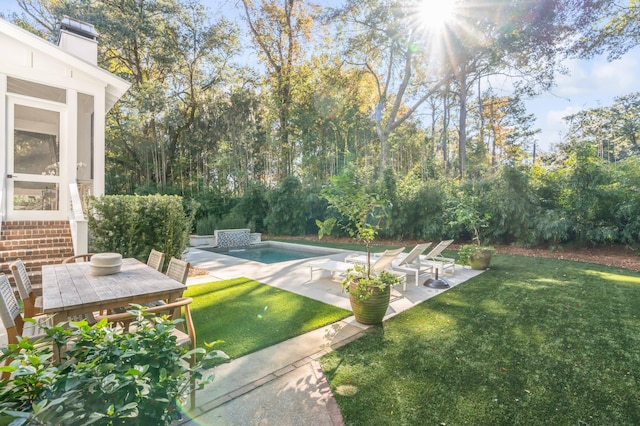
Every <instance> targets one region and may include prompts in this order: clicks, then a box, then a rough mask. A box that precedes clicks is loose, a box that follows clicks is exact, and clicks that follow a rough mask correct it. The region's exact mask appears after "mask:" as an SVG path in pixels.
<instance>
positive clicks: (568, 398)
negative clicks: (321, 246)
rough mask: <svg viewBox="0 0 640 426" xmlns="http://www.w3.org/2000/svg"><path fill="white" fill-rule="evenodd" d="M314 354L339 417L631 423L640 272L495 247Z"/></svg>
mask: <svg viewBox="0 0 640 426" xmlns="http://www.w3.org/2000/svg"><path fill="white" fill-rule="evenodd" d="M321 362H322V366H323V369H324V371H325V374H326V375H327V378H328V380H329V381H330V384H331V388H332V390H333V392H334V395H335V397H336V398H337V401H338V404H339V406H340V410H341V412H342V415H343V416H344V419H345V422H346V424H347V425H390V424H394V425H444V424H446V425H461V424H469V425H638V424H640V274H638V273H635V272H631V271H627V270H623V269H616V268H610V267H605V266H599V265H593V264H586V263H579V262H569V261H560V260H551V259H540V258H532V257H520V256H507V255H496V256H495V257H494V262H493V264H492V267H491V269H490V270H488V271H486V272H485V273H483V274H481V275H480V276H478V277H477V278H474V279H472V280H469V281H467V282H465V283H463V284H461V285H459V286H457V287H455V288H453V289H451V290H449V291H446V292H444V293H443V294H441V295H439V296H438V297H435V298H433V299H430V300H428V301H426V302H424V303H422V304H420V305H418V306H416V307H414V308H412V309H410V310H408V311H406V312H404V313H402V314H400V315H398V316H397V317H395V318H393V319H391V320H389V321H388V322H385V323H384V325H383V326H381V327H377V328H375V329H374V330H373V331H372V332H371V333H369V334H367V335H365V336H364V337H362V338H360V339H358V340H357V341H355V342H353V343H351V344H349V345H346V346H345V347H343V348H341V349H339V350H337V351H335V352H332V353H330V354H328V355H326V356H325V357H323V358H322V361H321Z"/></svg>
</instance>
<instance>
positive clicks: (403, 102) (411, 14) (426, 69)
mask: <svg viewBox="0 0 640 426" xmlns="http://www.w3.org/2000/svg"><path fill="white" fill-rule="evenodd" d="M399 5H400V4H399V3H398V2H388V1H382V0H349V1H347V2H346V5H345V6H344V7H343V8H341V9H339V10H336V11H334V12H333V14H332V15H331V17H332V18H340V19H341V20H342V21H343V23H344V24H343V25H342V26H341V27H340V28H341V29H342V31H343V33H342V34H343V41H344V43H345V49H344V52H343V55H344V57H345V60H346V61H347V63H348V64H350V65H351V66H357V67H360V68H361V69H363V70H365V71H366V72H368V73H370V74H371V76H372V77H373V78H374V81H375V85H376V92H377V96H376V99H375V103H374V104H373V105H371V113H372V116H373V118H374V120H375V124H376V132H377V135H378V140H379V143H380V159H379V169H380V175H381V173H382V170H384V169H385V168H387V167H388V166H389V165H390V156H389V152H390V145H389V136H390V135H391V133H392V132H394V131H395V130H396V129H397V128H398V127H399V126H400V125H402V124H403V123H404V122H405V121H406V120H407V119H408V118H409V117H411V116H412V115H413V114H414V113H415V112H416V110H417V109H418V108H419V107H420V106H421V105H422V104H423V103H424V102H426V101H427V100H428V99H429V98H430V97H431V96H432V95H433V94H434V93H436V92H437V91H438V90H439V89H440V87H441V86H443V85H444V84H445V82H446V78H439V77H438V76H437V73H436V72H435V71H436V69H437V67H438V65H439V64H437V63H434V61H432V60H430V59H429V56H430V53H431V52H430V50H429V47H428V46H427V41H426V40H424V39H422V38H421V37H423V36H424V28H423V27H422V26H421V25H420V24H418V23H417V22H416V13H417V12H416V7H415V6H414V7H407V8H402V7H398V6H399Z"/></svg>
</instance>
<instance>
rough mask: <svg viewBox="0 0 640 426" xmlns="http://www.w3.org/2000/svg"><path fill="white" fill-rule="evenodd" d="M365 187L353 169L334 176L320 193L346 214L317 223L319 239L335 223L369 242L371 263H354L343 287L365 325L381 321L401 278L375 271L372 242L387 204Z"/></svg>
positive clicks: (368, 259) (359, 318)
mask: <svg viewBox="0 0 640 426" xmlns="http://www.w3.org/2000/svg"><path fill="white" fill-rule="evenodd" d="M361 188H362V185H359V184H358V179H357V177H356V176H355V174H354V173H353V171H347V172H345V174H344V175H341V176H335V177H334V178H332V179H331V182H330V184H329V185H328V186H326V187H324V188H323V189H322V191H321V192H320V194H321V195H322V196H323V197H324V198H326V199H327V201H328V202H329V205H330V206H331V207H333V208H334V209H336V210H337V211H338V213H339V214H340V215H341V216H342V218H341V221H339V220H337V219H335V218H328V219H326V220H325V221H320V220H316V225H318V237H319V238H322V237H323V236H324V235H330V234H331V232H332V231H333V229H334V227H335V225H336V224H339V225H340V226H341V227H342V229H344V230H345V231H346V232H347V233H348V234H349V235H350V236H351V238H353V239H355V240H356V241H358V242H360V243H363V244H364V245H365V247H366V249H367V264H366V265H354V266H353V268H352V269H351V270H350V272H349V273H348V274H347V276H346V277H345V279H344V280H343V281H342V287H343V288H344V289H345V291H346V292H347V293H349V301H350V303H351V310H352V311H353V314H354V316H355V318H356V321H358V322H359V323H361V324H379V323H381V322H382V319H383V318H384V315H385V313H386V312H387V309H388V307H389V301H390V299H391V287H392V286H394V285H396V284H399V283H400V281H401V280H400V278H398V277H397V276H396V275H394V274H392V273H391V272H388V271H381V272H379V273H377V274H374V273H372V271H371V244H372V243H373V241H374V240H375V237H376V234H377V231H378V229H379V227H380V223H381V221H382V220H383V219H384V217H385V212H384V209H383V208H382V207H381V206H383V205H385V204H386V203H384V202H383V201H381V200H379V199H378V198H377V197H376V196H375V195H373V194H368V193H366V192H365V191H362V189H361Z"/></svg>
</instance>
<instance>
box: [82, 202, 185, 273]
mask: <svg viewBox="0 0 640 426" xmlns="http://www.w3.org/2000/svg"><path fill="white" fill-rule="evenodd" d="M190 210H191V211H192V212H195V210H196V209H190ZM192 223H193V214H191V215H187V214H186V213H185V209H184V206H183V204H182V197H179V196H176V195H147V196H139V195H103V196H100V197H90V198H89V234H90V241H91V243H90V245H91V251H93V252H115V253H120V254H122V257H135V258H136V259H138V260H140V261H146V259H147V257H148V256H149V252H150V251H151V249H152V248H153V249H156V250H158V251H161V252H163V253H164V254H165V256H166V257H165V259H167V261H168V259H170V258H171V257H172V256H174V257H177V258H180V257H181V255H182V252H183V251H184V250H185V249H186V248H187V244H188V241H189V232H190V230H191V226H192Z"/></svg>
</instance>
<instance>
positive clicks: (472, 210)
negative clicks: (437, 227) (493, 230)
mask: <svg viewBox="0 0 640 426" xmlns="http://www.w3.org/2000/svg"><path fill="white" fill-rule="evenodd" d="M455 214H456V220H455V221H454V222H453V223H454V224H461V225H462V226H464V227H465V228H466V229H467V230H468V231H470V232H471V233H472V234H473V241H475V244H466V245H463V246H462V247H460V250H459V251H458V263H459V264H461V265H469V266H471V269H478V270H484V269H487V268H488V267H489V265H490V264H491V259H492V257H493V254H494V253H495V252H496V249H495V247H492V246H483V245H482V244H481V242H480V235H481V232H482V229H484V228H486V227H487V226H489V219H491V216H490V215H489V214H487V213H485V214H481V213H480V211H479V210H478V197H475V196H472V195H471V196H469V195H467V196H465V194H460V202H459V203H458V205H457V207H456V213H455Z"/></svg>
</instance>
